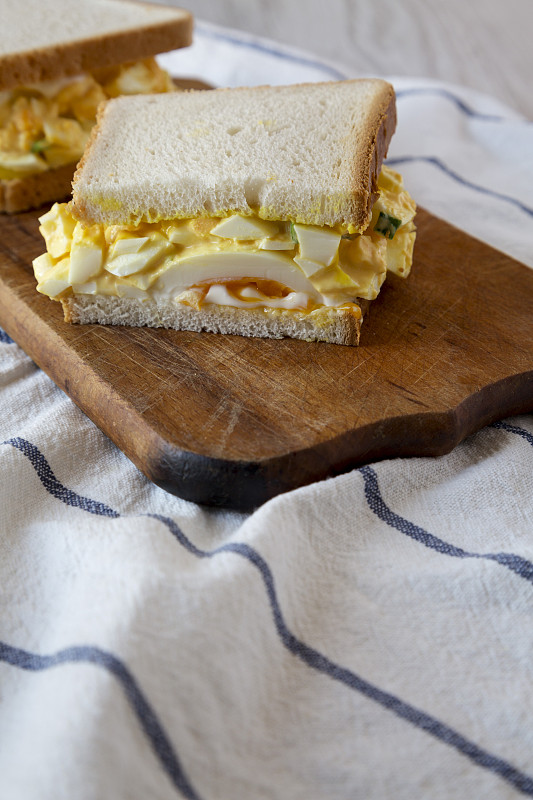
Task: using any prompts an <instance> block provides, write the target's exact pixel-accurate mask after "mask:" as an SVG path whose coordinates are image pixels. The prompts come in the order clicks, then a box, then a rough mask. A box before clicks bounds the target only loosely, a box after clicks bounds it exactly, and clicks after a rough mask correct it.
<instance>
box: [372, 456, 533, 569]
mask: <svg viewBox="0 0 533 800" xmlns="http://www.w3.org/2000/svg"><path fill="white" fill-rule="evenodd" d="M359 472H360V473H361V475H362V476H363V480H364V482H365V497H366V501H367V503H368V505H369V507H370V508H371V509H372V511H373V512H374V514H375V515H376V516H377V517H379V519H380V520H382V521H383V522H386V523H387V525H390V527H391V528H396V530H397V531H400V533H404V534H405V535H406V536H409V537H410V538H411V539H414V540H415V541H417V542H420V544H423V545H425V547H429V548H430V549H432V550H436V551H437V552H438V553H442V554H443V555H446V556H452V557H453V558H481V559H485V560H486V561H496V563H498V564H500V565H501V566H502V567H507V569H510V570H511V571H512V572H515V573H516V574H517V575H519V576H520V577H521V578H524V579H525V580H526V581H530V583H533V564H532V563H531V561H527V559H525V558H522V557H521V556H517V555H515V554H514V553H473V552H470V551H469V550H463V549H462V548H461V547H456V546H455V545H453V544H450V543H449V542H445V541H444V540H443V539H439V538H438V537H437V536H434V535H433V534H432V533H428V531H426V530H424V528H421V527H419V526H418V525H415V524H414V523H413V522H410V521H409V520H408V519H405V517H400V515H399V514H395V513H394V511H391V509H390V508H389V507H388V505H387V504H386V503H385V501H384V500H383V497H382V495H381V492H380V489H379V484H378V476H377V475H376V472H375V470H374V469H372V467H368V466H366V467H360V469H359Z"/></svg>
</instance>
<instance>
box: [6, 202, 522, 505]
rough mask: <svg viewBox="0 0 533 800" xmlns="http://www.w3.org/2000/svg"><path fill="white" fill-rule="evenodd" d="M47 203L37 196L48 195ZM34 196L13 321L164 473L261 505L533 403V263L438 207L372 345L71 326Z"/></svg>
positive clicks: (10, 236)
mask: <svg viewBox="0 0 533 800" xmlns="http://www.w3.org/2000/svg"><path fill="white" fill-rule="evenodd" d="M39 213H43V211H42V210H41V212H39ZM37 216H38V213H37V212H31V213H28V214H21V215H18V216H14V217H6V216H3V217H0V325H1V326H2V327H3V328H4V330H6V331H7V333H8V334H9V335H10V336H11V337H12V338H13V339H14V340H15V341H16V342H18V343H19V344H20V346H21V347H22V348H23V349H24V350H25V351H26V352H27V353H28V355H29V356H30V357H31V358H32V359H33V360H34V361H35V362H36V363H37V364H38V365H39V366H40V367H42V369H43V370H44V371H45V372H47V373H48V375H50V377H51V378H52V379H53V380H54V381H55V382H56V383H57V385H58V386H60V387H61V388H62V389H63V390H64V391H65V392H66V393H67V394H68V395H69V396H70V397H71V398H72V400H73V401H74V402H75V403H76V404H77V405H78V406H79V407H80V408H81V409H82V410H83V411H84V412H85V413H86V414H87V416H89V417H90V418H91V419H92V420H93V421H94V422H95V423H96V424H97V425H98V426H99V427H100V428H101V429H102V430H103V431H104V433H106V434H107V435H108V436H109V437H110V438H111V439H112V440H113V441H114V442H115V443H116V445H117V446H118V447H119V448H120V449H121V450H123V452H124V453H125V454H126V455H127V456H128V457H129V458H130V459H131V460H132V461H133V463H134V464H136V465H137V466H138V467H139V469H141V470H142V472H144V474H145V475H146V476H147V477H148V478H149V479H150V480H152V481H154V482H155V483H157V484H158V485H159V486H162V487H163V488H164V489H166V490H168V491H170V492H173V493H175V494H177V495H180V496H181V497H184V498H186V499H188V500H193V501H195V502H199V503H206V504H210V505H217V506H224V507H229V508H237V509H250V508H253V507H255V506H257V505H259V504H260V503H262V502H264V501H265V500H267V499H268V498H270V497H273V496H274V495H276V494H278V493H280V492H284V491H287V490H289V489H293V488H295V487H297V486H302V485H304V484H306V483H310V482H311V481H315V480H318V479H321V478H325V477H327V476H330V475H335V474H337V473H340V472H342V471H345V470H347V469H350V468H351V467H353V466H354V465H358V464H362V463H365V462H368V461H371V460H375V459H381V458H388V457H394V456H416V455H432V456H436V455H440V454H443V453H447V452H449V451H450V450H451V449H452V448H453V447H455V445H456V444H458V442H460V441H461V440H462V439H464V438H465V437H466V436H468V435H469V434H470V433H472V432H473V431H475V430H477V429H478V428H480V427H482V426H483V425H486V424H487V423H489V422H491V421H493V420H496V419H498V418H501V417H503V416H506V415H509V414H516V413H520V412H526V411H532V410H533V315H532V313H531V312H532V307H533V303H532V298H533V271H532V270H530V269H528V268H527V267H525V266H523V265H521V264H519V263H518V262H516V261H513V260H512V259H511V258H509V257H507V256H506V255H503V254H502V253H499V252H497V251H496V250H493V249H491V248H490V247H488V246H487V245H485V244H483V243H482V242H479V241H477V240H475V239H472V238H471V237H469V236H467V235H466V234H465V233H463V232H461V231H460V230H457V229H456V228H453V227H451V226H450V225H448V224H446V223H445V222H443V221H442V220H439V219H437V218H435V217H433V216H432V215H431V214H429V213H427V212H425V211H422V210H421V211H420V212H419V213H418V215H417V227H418V237H417V243H416V249H415V263H414V267H413V272H412V274H411V277H410V278H409V279H408V280H407V281H402V280H401V279H398V278H396V277H395V276H394V275H393V276H391V277H390V278H389V279H388V280H387V282H386V284H385V286H384V287H383V289H382V291H381V293H380V295H379V297H378V299H377V300H376V301H375V302H374V303H372V305H371V308H370V314H369V316H368V318H367V319H366V320H365V323H364V325H363V332H362V337H361V345H360V347H358V348H357V347H344V346H338V345H329V344H324V343H316V342H315V343H307V342H300V341H293V340H289V339H284V340H263V339H245V338H242V337H239V336H220V335H214V334H208V333H203V334H198V333H187V332H178V331H166V330H161V329H159V330H153V329H144V328H141V329H139V328H111V327H107V328H105V327H100V326H97V325H89V326H77V325H73V326H71V325H67V324H65V323H64V322H63V319H62V310H61V306H60V305H59V303H54V302H52V301H50V300H49V299H48V298H46V297H43V296H42V295H39V294H38V293H37V292H36V291H35V280H34V278H33V273H32V269H31V261H32V259H33V258H34V257H35V256H37V255H39V254H40V253H41V252H42V251H43V243H42V240H41V237H40V235H39V233H38V230H37V229H38V222H37Z"/></svg>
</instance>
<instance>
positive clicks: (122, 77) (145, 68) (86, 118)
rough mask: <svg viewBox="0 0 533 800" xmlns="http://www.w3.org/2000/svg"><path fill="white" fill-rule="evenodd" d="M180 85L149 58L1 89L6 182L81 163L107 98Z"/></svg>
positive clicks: (1, 163)
mask: <svg viewBox="0 0 533 800" xmlns="http://www.w3.org/2000/svg"><path fill="white" fill-rule="evenodd" d="M174 89H175V87H174V84H173V83H172V80H171V78H170V76H169V75H168V74H167V73H166V72H165V71H164V70H162V69H161V68H160V67H159V66H158V64H157V62H156V61H155V59H153V58H149V59H145V60H144V61H137V62H130V63H127V64H121V65H120V66H117V67H110V68H105V69H100V70H96V71H94V72H91V73H90V74H89V73H87V74H83V75H77V76H74V77H70V78H62V79H60V80H55V81H46V82H43V83H38V84H37V83H36V84H32V85H28V86H18V87H17V88H16V89H12V90H5V91H2V92H0V180H11V179H15V178H24V177H26V176H28V175H32V174H35V173H38V172H45V171H46V170H48V169H54V168H56V167H61V166H63V165H64V164H72V163H75V162H77V161H79V159H80V157H81V155H82V153H83V150H84V148H85V145H86V143H87V139H88V138H89V133H90V131H91V128H92V127H93V125H94V123H95V121H96V109H97V107H98V105H99V103H101V102H102V101H104V100H107V99H109V98H111V97H117V96H118V95H123V94H147V93H154V92H169V91H174Z"/></svg>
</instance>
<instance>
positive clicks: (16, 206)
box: [0, 164, 76, 214]
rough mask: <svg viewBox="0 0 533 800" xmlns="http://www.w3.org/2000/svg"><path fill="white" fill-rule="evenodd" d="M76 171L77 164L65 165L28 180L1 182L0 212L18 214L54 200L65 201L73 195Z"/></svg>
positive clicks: (40, 173) (39, 173)
mask: <svg viewBox="0 0 533 800" xmlns="http://www.w3.org/2000/svg"><path fill="white" fill-rule="evenodd" d="M75 169H76V164H65V165H64V166H62V167H57V168H56V169H49V170H47V171H46V172H38V173H37V174H36V175H28V176H27V177H26V178H14V179H12V180H0V212H4V213H7V214H17V213H18V212H19V211H26V210H27V209H29V208H39V206H42V205H43V204H44V203H51V202H52V201H53V200H64V199H65V198H66V197H68V196H69V195H70V193H71V184H72V176H73V175H74V170H75Z"/></svg>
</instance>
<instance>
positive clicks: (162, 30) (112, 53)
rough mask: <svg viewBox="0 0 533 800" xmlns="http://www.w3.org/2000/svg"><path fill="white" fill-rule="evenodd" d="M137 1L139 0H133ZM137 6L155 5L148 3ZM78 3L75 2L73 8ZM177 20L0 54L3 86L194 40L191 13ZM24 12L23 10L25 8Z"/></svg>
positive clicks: (183, 13)
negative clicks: (0, 55)
mask: <svg viewBox="0 0 533 800" xmlns="http://www.w3.org/2000/svg"><path fill="white" fill-rule="evenodd" d="M131 2H132V3H133V2H136V0H131ZM136 4H137V5H139V6H143V7H145V8H152V9H153V6H150V5H149V4H147V3H138V2H136ZM74 6H75V4H73V9H74ZM167 10H168V12H169V13H172V11H174V12H175V19H173V20H166V21H162V22H157V23H153V24H149V25H143V26H142V27H139V28H136V29H132V30H125V31H115V32H109V33H105V34H102V35H100V36H91V37H87V38H85V39H79V40H77V41H69V42H63V43H60V44H56V45H51V46H50V47H46V48H38V49H32V50H27V51H25V52H19V53H8V54H5V55H3V56H2V57H0V89H1V90H3V89H11V88H13V87H15V86H20V85H22V84H27V83H40V82H41V81H47V80H53V79H55V78H59V77H68V76H70V75H78V74H80V73H81V72H88V71H90V70H92V69H96V68H99V67H110V66H115V65H116V64H122V63H123V62H125V61H138V60H140V59H143V58H148V57H150V56H154V55H156V54H157V53H163V52H167V51H169V50H174V49H177V48H180V47H186V46H187V45H190V44H191V42H192V28H193V18H192V15H191V14H190V13H189V12H188V11H185V10H183V9H179V8H176V9H172V8H168V9H167ZM21 13H24V12H23V11H22V12H21Z"/></svg>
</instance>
